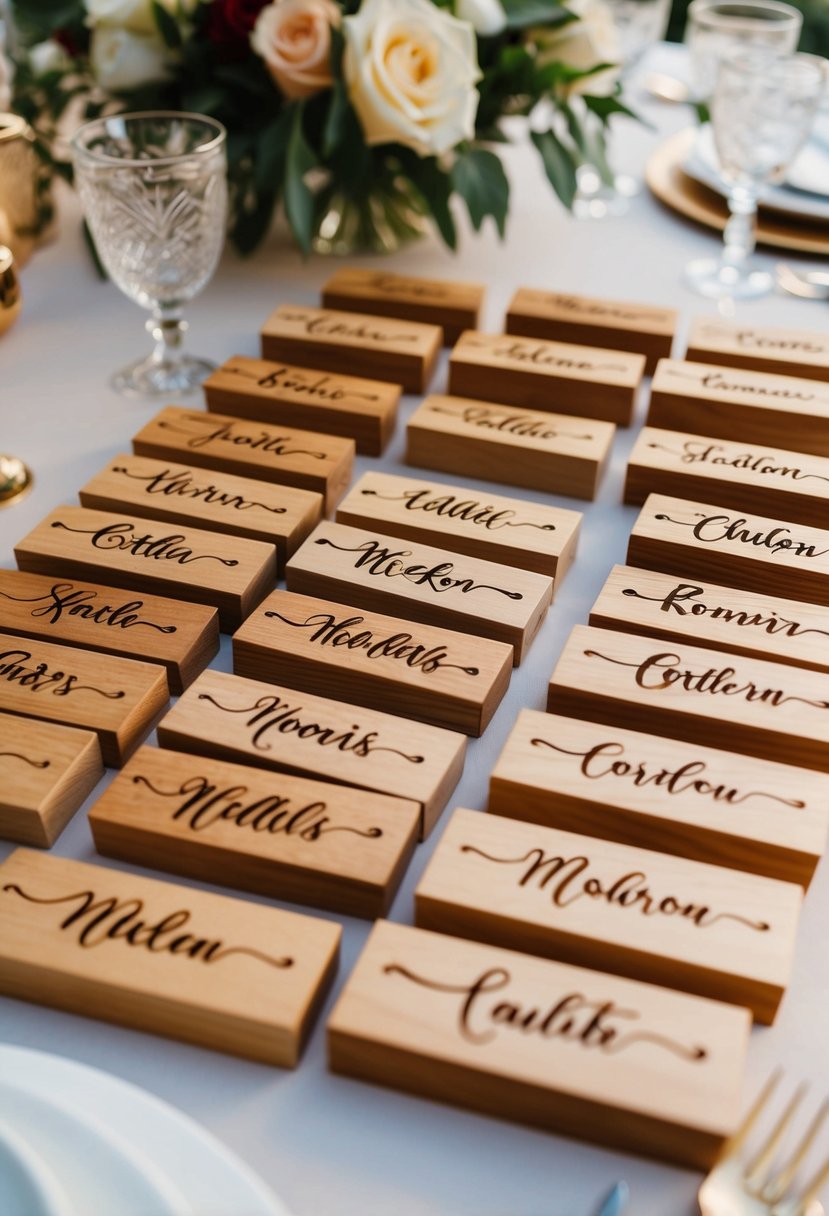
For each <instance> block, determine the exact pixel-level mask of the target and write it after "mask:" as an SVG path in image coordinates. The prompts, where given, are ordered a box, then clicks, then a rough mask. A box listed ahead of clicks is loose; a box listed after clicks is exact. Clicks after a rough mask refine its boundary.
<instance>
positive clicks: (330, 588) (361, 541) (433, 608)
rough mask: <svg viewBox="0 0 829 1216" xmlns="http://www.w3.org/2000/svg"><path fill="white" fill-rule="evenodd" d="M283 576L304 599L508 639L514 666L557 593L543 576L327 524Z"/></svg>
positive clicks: (308, 542) (303, 547) (390, 537)
mask: <svg viewBox="0 0 829 1216" xmlns="http://www.w3.org/2000/svg"><path fill="white" fill-rule="evenodd" d="M285 578H286V581H287V584H288V590H289V591H298V592H299V593H300V594H302V595H313V596H320V597H321V598H323V599H331V600H334V601H336V602H338V603H344V604H350V605H353V606H354V607H355V608H361V609H368V610H369V611H375V610H376V611H377V612H386V613H388V614H389V615H391V616H398V615H399V616H403V617H406V618H407V619H408V620H412V621H419V622H420V623H421V624H422V625H435V626H437V628H439V629H459V630H461V631H463V632H468V633H473V634H477V635H479V636H483V637H486V638H493V639H494V640H495V641H496V642H506V643H507V644H508V645H510V646H512V647H513V648H514V651H515V660H514V661H515V663H516V665H517V664H518V663H520V662H521V661H522V659H523V658H524V657H525V655H526V653H527V650H528V649H529V647H530V644H531V642H532V640H533V638H534V637H535V635H536V633H537V632H538V630H539V628H540V626H541V622H542V620H543V619H544V615H545V613H546V611H547V609H548V608H549V606H550V601H551V600H552V595H553V585H552V581H551V580H550V579H549V578H545V577H544V576H543V575H541V574H534V573H531V572H530V571H527V570H516V569H515V568H514V567H509V566H502V565H499V564H498V563H496V562H485V561H481V560H480V558H475V557H464V556H459V555H458V554H457V553H452V552H450V551H449V550H447V549H435V548H433V547H432V546H429V545H422V544H418V543H416V542H414V541H401V540H400V539H399V538H398V537H396V536H388V535H386V534H385V533H380V532H375V531H374V530H373V529H371V530H369V529H365V528H347V527H346V526H345V525H344V524H335V523H327V522H323V523H321V524H320V525H319V527H318V528H317V529H316V531H315V532H313V533H312V534H311V536H310V537H309V538H308V540H307V541H306V542H305V544H304V545H303V546H302V548H301V549H300V550H299V551H298V552H297V553H295V554H294V556H293V557H292V558H291V560H290V561H289V562H288V565H287V566H286V568H285Z"/></svg>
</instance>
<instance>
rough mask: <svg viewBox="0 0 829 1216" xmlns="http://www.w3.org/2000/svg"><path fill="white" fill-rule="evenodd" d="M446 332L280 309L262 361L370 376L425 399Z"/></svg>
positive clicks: (266, 329) (295, 307)
mask: <svg viewBox="0 0 829 1216" xmlns="http://www.w3.org/2000/svg"><path fill="white" fill-rule="evenodd" d="M442 345H443V330H442V329H441V328H440V327H439V326H437V325H424V324H422V323H421V322H419V321H399V320H396V319H389V318H388V317H382V316H377V315H371V314H364V313H361V312H341V311H336V310H334V309H330V308H305V307H304V306H303V305H301V304H281V305H280V306H279V308H277V310H276V312H273V313H271V315H270V316H269V317H268V319H267V321H266V322H265V324H264V325H263V326H262V357H263V359H286V360H288V361H289V362H292V363H294V362H295V363H299V364H301V365H302V366H304V367H313V368H317V369H318V370H319V371H323V372H335V373H337V374H341V375H344V376H371V377H376V378H377V379H378V380H390V381H392V383H394V384H400V385H402V386H403V388H404V389H405V391H406V392H407V393H425V392H426V389H427V388H428V387H429V381H430V380H431V378H432V374H433V372H434V370H435V364H436V363H437V358H438V355H439V354H440V348H441V346H442Z"/></svg>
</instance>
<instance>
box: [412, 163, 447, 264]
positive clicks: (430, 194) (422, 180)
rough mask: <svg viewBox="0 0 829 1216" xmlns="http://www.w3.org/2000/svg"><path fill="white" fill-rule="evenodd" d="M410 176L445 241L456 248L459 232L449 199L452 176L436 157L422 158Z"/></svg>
mask: <svg viewBox="0 0 829 1216" xmlns="http://www.w3.org/2000/svg"><path fill="white" fill-rule="evenodd" d="M410 176H411V179H412V182H413V183H414V185H415V186H416V187H417V189H418V190H419V191H420V193H421V194H422V196H423V200H424V202H425V203H426V206H427V207H428V208H429V211H430V212H431V215H432V219H433V220H434V221H435V224H436V225H437V229H438V231H439V232H440V235H441V236H442V237H443V239H444V241H445V243H446V244H447V245H448V247H449V248H450V249H456V248H457V246H458V233H457V229H456V227H455V217H454V216H453V214H452V210H451V208H450V206H449V200H450V198H451V197H452V179H451V177H450V176H449V174H448V173H445V172H444V171H443V169H441V167H440V165H439V164H438V162H437V161H436V160H435V158H434V157H426V158H424V159H423V160H420V161H419V163H418V165H417V166H416V168H415V170H414V172H412V173H411V175H410Z"/></svg>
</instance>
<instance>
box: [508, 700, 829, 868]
mask: <svg viewBox="0 0 829 1216" xmlns="http://www.w3.org/2000/svg"><path fill="white" fill-rule="evenodd" d="M721 742H725V739H723V740H721ZM489 809H490V811H492V812H493V813H494V814H496V815H505V816H508V817H509V818H510V819H523V820H526V821H527V822H529V823H538V824H543V825H546V826H548V827H558V828H566V829H569V830H571V831H574V832H580V833H582V834H583V835H586V836H597V837H599V838H600V839H602V840H617V841H619V842H620V843H621V844H630V845H637V846H640V847H642V848H649V849H659V850H660V851H661V852H663V853H673V854H676V855H678V856H680V857H691V858H695V859H696V860H698V861H706V862H713V863H714V864H716V865H721V866H729V867H732V868H733V869H738V870H746V871H749V872H751V873H755V874H766V875H767V876H768V877H770V878H780V879H784V880H786V881H788V882H799V883H800V884H801V886H803V887H806V886H808V885H809V882H810V881H811V878H812V875H813V873H814V870H815V866H816V865H817V863H818V861H819V860H820V858H821V856H822V855H823V851H824V849H825V848H826V837H827V828H828V827H829V777H825V776H822V775H820V774H819V773H813V772H807V771H806V770H805V769H798V768H791V767H789V765H788V764H774V763H772V762H771V761H769V760H754V759H752V758H750V757H748V756H738V755H735V754H734V753H733V752H725V751H716V750H714V749H713V748H710V747H700V746H699V745H698V744H696V743H681V742H677V741H676V740H674V739H666V738H662V737H661V735H647V734H641V733H639V732H637V731H632V730H626V729H624V728H622V727H618V726H617V727H612V728H610V729H609V728H608V727H606V726H601V725H597V724H596V723H595V722H585V721H579V720H577V719H575V718H565V717H561V716H560V715H559V714H541V713H537V712H536V711H535V710H531V709H525V710H522V711H521V713H520V714H519V716H518V721H517V722H516V724H515V726H514V727H513V729H512V732H511V734H510V736H509V738H508V739H507V742H506V744H505V745H504V750H503V751H502V752H501V755H500V757H499V758H498V761H497V763H496V765H495V769H494V771H493V773H492V778H491V780H490V786H489Z"/></svg>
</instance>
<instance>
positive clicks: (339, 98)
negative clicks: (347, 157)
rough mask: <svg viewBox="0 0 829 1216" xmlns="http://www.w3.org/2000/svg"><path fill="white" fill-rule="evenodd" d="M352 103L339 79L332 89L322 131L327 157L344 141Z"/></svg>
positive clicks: (323, 148)
mask: <svg viewBox="0 0 829 1216" xmlns="http://www.w3.org/2000/svg"><path fill="white" fill-rule="evenodd" d="M350 108H351V103H350V102H349V100H348V93H347V92H346V89H345V85H344V84H343V82H342V81H341V80H338V81H337V83H336V84H335V85H334V88H333V89H332V90H331V101H330V103H329V106H328V113H327V114H326V116H325V126H324V127H323V132H322V155H323V158H324V159H326V160H327V158H328V157H329V156H331V155H333V153H334V152H335V151H336V150H337V148H339V147H340V146H341V144H342V143H343V141H344V139H345V134H346V120H347V118H348V112H349V109H350Z"/></svg>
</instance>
